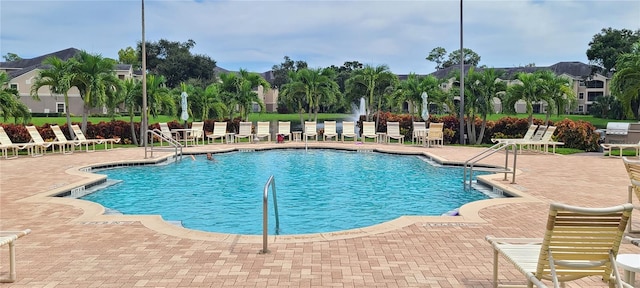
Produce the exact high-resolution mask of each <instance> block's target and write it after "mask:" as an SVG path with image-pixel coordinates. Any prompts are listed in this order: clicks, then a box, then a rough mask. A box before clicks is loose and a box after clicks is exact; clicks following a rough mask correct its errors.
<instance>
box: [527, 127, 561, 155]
mask: <svg viewBox="0 0 640 288" xmlns="http://www.w3.org/2000/svg"><path fill="white" fill-rule="evenodd" d="M541 130H542V132H540V131H541ZM555 131H556V126H548V127H546V128H545V127H542V126H541V127H539V128H538V130H537V131H536V133H535V134H534V135H533V137H532V139H531V140H529V141H519V142H518V144H520V145H522V146H526V147H527V148H528V149H529V150H532V151H539V152H544V153H548V152H549V146H552V147H553V150H552V151H553V152H552V153H554V154H555V153H556V146H561V145H564V143H563V142H557V141H553V139H552V137H553V134H554V133H555ZM539 135H541V136H539ZM538 137H539V138H538ZM521 151H522V149H521Z"/></svg>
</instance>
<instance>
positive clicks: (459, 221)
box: [0, 142, 640, 287]
mask: <svg viewBox="0 0 640 288" xmlns="http://www.w3.org/2000/svg"><path fill="white" fill-rule="evenodd" d="M274 145H276V144H237V145H236V146H233V145H227V144H214V145H205V146H200V147H195V148H188V149H187V150H185V151H186V152H188V153H204V152H205V151H220V150H224V149H231V148H234V147H239V148H255V147H266V146H274ZM277 145H278V147H282V146H298V147H300V146H301V145H304V144H300V143H287V144H277ZM310 145H311V146H321V147H328V146H332V145H334V146H339V147H348V148H356V147H366V148H367V149H381V150H390V151H396V152H403V151H407V152H416V151H418V152H426V153H428V154H430V155H432V156H433V157H438V158H441V159H445V160H448V161H458V162H463V161H464V160H466V159H467V158H469V157H471V156H472V155H474V154H476V153H478V152H479V151H480V150H479V149H478V148H468V147H451V146H449V147H443V148H422V147H416V146H409V145H404V146H401V145H393V144H392V145H377V144H366V145H360V146H357V145H354V144H353V143H349V144H342V143H335V144H331V143H325V142H319V143H313V144H310ZM160 155H161V156H162V155H167V154H166V152H163V153H160ZM156 156H157V155H156ZM143 158H144V150H142V148H130V149H123V148H119V149H115V150H111V151H106V152H105V151H98V152H95V153H85V152H76V153H74V154H72V155H58V154H56V155H46V156H44V157H37V158H31V157H27V156H21V157H20V158H19V159H13V160H5V159H2V160H1V161H0V230H22V229H27V228H28V229H31V230H32V233H31V234H30V235H27V236H25V237H23V238H21V239H20V240H18V242H17V245H16V248H17V265H18V267H17V272H18V275H17V277H18V279H17V281H16V282H15V283H12V284H1V285H0V286H2V287H221V286H233V287H491V273H492V272H491V271H492V263H491V261H492V251H491V248H490V245H489V244H488V243H487V242H486V241H485V240H484V238H485V236H486V235H494V236H498V237H540V236H542V233H543V230H544V227H543V225H544V223H545V221H546V215H547V212H548V210H547V209H548V204H549V203H550V202H552V201H560V202H564V203H568V204H572V205H579V206H588V207H604V206H613V205H616V204H620V203H624V202H626V201H627V185H628V184H629V180H628V177H627V174H626V171H625V170H624V166H623V163H622V161H621V160H620V158H605V157H602V156H600V155H590V156H583V155H569V156H563V155H543V154H526V153H525V154H522V155H518V168H519V170H520V171H521V173H520V174H518V176H517V179H516V182H517V183H516V184H510V183H509V182H508V181H502V178H503V176H502V175H492V176H490V177H488V178H490V179H493V181H495V182H496V183H497V184H499V185H501V186H504V187H506V188H509V189H512V190H515V191H519V192H520V193H524V194H523V195H524V196H525V197H517V198H508V199H494V200H485V201H480V202H476V203H473V204H469V205H466V206H464V207H463V208H462V209H461V214H462V215H461V216H457V217H402V218H400V219H398V220H396V221H392V222H390V223H385V224H382V225H377V226H373V227H369V228H366V229H359V230H355V231H347V232H337V233H325V234H319V235H311V236H278V237H273V236H272V237H270V241H271V242H270V244H269V248H270V250H271V253H270V254H259V253H258V251H259V250H260V249H262V242H261V237H260V236H239V235H221V234H215V233H204V232H199V231H192V230H187V229H182V228H177V227H175V226H172V225H170V224H166V223H164V222H162V221H160V220H159V217H157V216H146V217H141V216H113V215H101V213H102V208H101V206H99V205H97V204H92V203H85V201H80V200H71V199H62V198H51V197H45V196H44V195H47V194H51V193H53V192H55V191H64V190H67V191H68V190H69V189H71V188H75V187H78V186H79V185H82V184H83V183H85V182H87V181H89V180H91V179H94V178H95V177H96V176H95V175H92V174H89V173H86V172H79V171H78V169H79V168H81V167H86V166H88V165H95V164H98V163H107V162H120V161H127V160H138V161H139V160H143ZM153 160H154V161H155V160H157V159H153ZM189 161H191V160H190V159H189ZM492 161H493V162H495V163H502V162H503V161H504V160H503V158H500V157H492V158H491V159H489V162H492ZM460 185H462V184H460ZM256 192H257V193H260V192H259V191H256ZM637 222H638V220H637V219H636V223H637ZM638 225H640V223H638V224H637V225H636V226H638ZM636 229H640V227H636ZM5 248H6V247H2V249H1V250H0V277H4V276H6V274H7V271H8V263H7V262H8V261H7V260H8V254H7V249H5ZM621 253H640V248H638V247H635V246H633V245H631V244H628V243H623V245H622V247H621ZM502 263H505V265H501V266H500V267H501V272H500V278H501V280H502V282H503V283H512V284H523V283H524V281H523V277H522V276H521V275H520V274H519V273H518V272H517V271H516V270H515V269H513V268H512V266H510V265H507V264H506V262H505V261H502ZM567 286H568V287H607V286H606V285H604V283H602V282H601V281H600V280H599V279H597V278H596V277H593V278H588V279H583V280H579V281H575V282H574V283H570V284H569V285H567Z"/></svg>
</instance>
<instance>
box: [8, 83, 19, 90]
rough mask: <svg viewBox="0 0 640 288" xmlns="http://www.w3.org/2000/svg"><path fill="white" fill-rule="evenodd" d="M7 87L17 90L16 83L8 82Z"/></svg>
mask: <svg viewBox="0 0 640 288" xmlns="http://www.w3.org/2000/svg"><path fill="white" fill-rule="evenodd" d="M9 88H11V89H13V90H18V84H16V83H11V84H9Z"/></svg>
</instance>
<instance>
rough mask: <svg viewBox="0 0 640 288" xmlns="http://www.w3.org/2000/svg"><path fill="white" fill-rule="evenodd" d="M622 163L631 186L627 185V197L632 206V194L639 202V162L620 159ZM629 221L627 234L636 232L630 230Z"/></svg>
mask: <svg viewBox="0 0 640 288" xmlns="http://www.w3.org/2000/svg"><path fill="white" fill-rule="evenodd" d="M622 162H623V163H624V168H625V169H626V170H627V175H629V181H631V185H629V195H628V196H627V197H628V199H629V200H628V201H629V203H631V204H633V194H635V197H636V200H640V160H629V158H627V157H622ZM633 208H635V209H636V210H640V206H635V205H634V206H633ZM632 216H633V215H632ZM631 220H632V218H630V219H629V225H628V231H627V232H629V233H635V232H638V231H637V230H633V229H632V227H631V224H632V223H631Z"/></svg>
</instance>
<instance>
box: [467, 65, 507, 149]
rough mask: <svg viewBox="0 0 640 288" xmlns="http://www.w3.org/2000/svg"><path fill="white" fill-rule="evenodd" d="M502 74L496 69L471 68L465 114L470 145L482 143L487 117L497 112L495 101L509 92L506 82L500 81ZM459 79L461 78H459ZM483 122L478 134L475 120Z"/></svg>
mask: <svg viewBox="0 0 640 288" xmlns="http://www.w3.org/2000/svg"><path fill="white" fill-rule="evenodd" d="M502 74H503V73H502V72H500V71H497V70H495V69H492V68H491V69H483V70H482V71H480V72H477V71H475V69H474V68H473V67H471V68H470V69H469V70H468V71H467V76H466V77H465V79H468V80H466V81H465V94H464V95H465V103H467V104H466V105H465V114H466V116H467V119H468V121H467V136H468V139H469V143H470V144H480V143H482V140H483V137H484V131H485V129H486V127H487V116H488V115H490V114H493V113H494V112H495V107H494V105H493V103H494V102H493V100H494V99H495V98H499V97H500V95H501V94H503V93H504V92H505V91H506V90H507V85H506V83H505V82H503V81H501V80H500V77H501V76H502ZM458 79H459V76H458ZM477 116H479V117H480V119H481V120H482V124H481V126H480V133H476V125H475V119H476V117H477Z"/></svg>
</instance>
